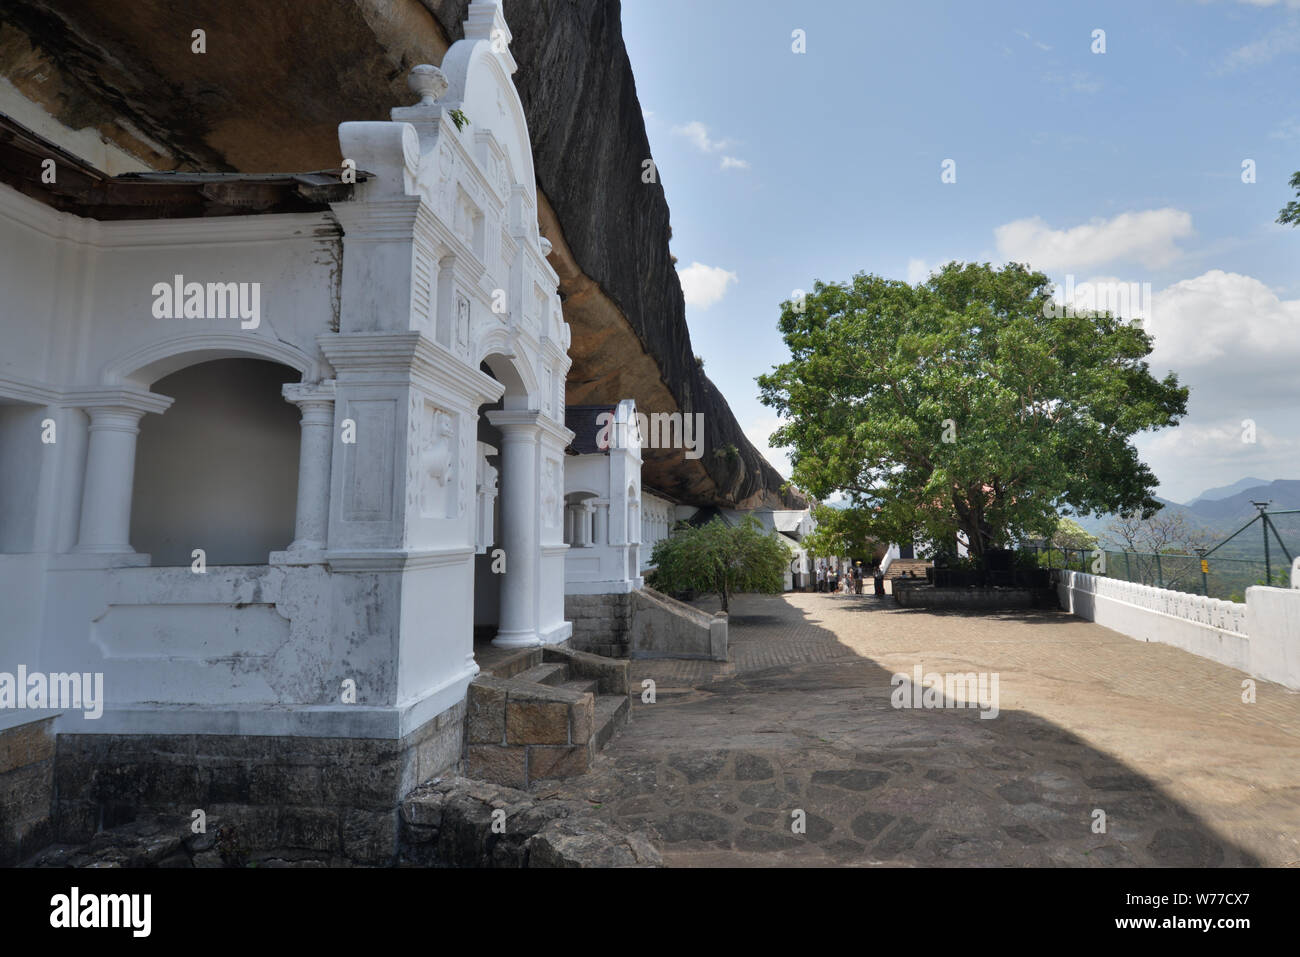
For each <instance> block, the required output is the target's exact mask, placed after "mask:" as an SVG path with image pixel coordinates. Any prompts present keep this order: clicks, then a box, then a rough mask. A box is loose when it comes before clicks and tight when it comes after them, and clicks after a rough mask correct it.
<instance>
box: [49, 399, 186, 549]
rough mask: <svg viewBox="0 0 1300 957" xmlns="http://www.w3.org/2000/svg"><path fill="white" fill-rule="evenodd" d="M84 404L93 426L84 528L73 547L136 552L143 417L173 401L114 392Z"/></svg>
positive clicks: (84, 489) (83, 507)
mask: <svg viewBox="0 0 1300 957" xmlns="http://www.w3.org/2000/svg"><path fill="white" fill-rule="evenodd" d="M78 404H79V405H80V406H81V407H82V408H84V409H85V410H86V412H87V413H88V414H89V415H90V428H89V440H88V442H87V449H86V480H85V483H84V485H83V486H82V494H81V527H80V532H79V534H78V536H77V547H76V548H74V549H73V551H75V552H83V553H84V552H90V553H95V554H110V553H128V554H131V553H133V549H132V548H131V541H130V536H131V493H132V490H133V488H134V482H135V443H136V436H138V435H139V434H140V420H141V419H142V418H144V415H145V413H146V412H162V411H164V410H166V409H167V408H168V407H169V406H170V405H171V404H172V400H171V399H170V398H168V397H167V396H160V395H153V394H152V393H148V392H144V393H136V392H134V391H131V390H114V391H112V392H104V393H98V394H96V395H95V396H94V398H92V399H91V400H90V401H84V402H79V403H78Z"/></svg>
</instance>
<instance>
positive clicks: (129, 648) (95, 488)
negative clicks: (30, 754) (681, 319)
mask: <svg viewBox="0 0 1300 957" xmlns="http://www.w3.org/2000/svg"><path fill="white" fill-rule="evenodd" d="M494 36H497V37H505V38H506V39H507V40H508V38H509V28H508V27H507V26H506V23H505V21H504V19H503V17H502V15H501V12H500V8H499V6H498V5H497V4H494V3H486V2H482V0H479V2H475V3H473V4H472V5H471V7H470V11H469V16H468V20H467V22H466V25H465V38H464V39H463V40H461V41H459V42H457V43H456V44H454V45H453V46H452V48H451V49H450V50H449V51H448V53H447V54H446V56H445V59H444V62H443V65H442V68H441V69H438V68H434V67H428V66H425V67H417V68H416V69H415V70H414V71H412V75H411V85H412V88H413V89H414V90H415V91H416V93H417V94H418V95H419V102H418V103H417V104H415V105H413V106H399V107H397V108H395V109H393V110H392V118H391V120H390V121H387V122H354V123H344V124H343V125H342V126H341V127H340V128H339V148H340V153H341V155H342V156H343V157H344V160H345V162H344V171H343V174H342V175H341V177H340V176H335V177H334V179H333V180H332V181H331V183H330V185H331V187H341V186H343V185H344V184H346V183H347V182H348V178H347V171H348V170H349V169H354V170H355V171H357V172H356V174H355V179H356V185H355V188H354V189H351V190H348V191H347V192H349V193H350V195H348V196H346V198H341V199H336V200H332V201H330V202H328V203H327V204H320V205H321V206H322V208H320V209H318V210H316V211H311V212H270V213H265V214H260V215H239V216H228V217H221V218H187V219H157V220H153V219H131V220H114V221H97V220H94V219H87V218H82V217H78V216H75V215H72V214H70V213H66V212H59V211H57V210H55V209H52V208H51V207H50V206H48V205H45V204H42V203H41V202H38V201H37V200H35V199H33V198H30V197H28V196H25V195H22V194H20V193H19V192H17V191H15V190H13V189H10V188H8V187H3V186H0V251H2V252H0V273H2V274H3V281H2V283H0V284H2V285H3V287H4V289H5V290H6V295H5V297H4V301H3V303H2V304H0V339H2V341H3V344H4V348H3V350H0V462H2V463H3V466H2V470H0V505H2V509H3V510H2V511H0V552H2V553H3V554H0V589H2V590H3V603H4V607H5V609H6V616H5V621H4V623H3V626H0V627H3V628H4V631H5V635H4V638H5V642H4V644H5V648H6V652H7V653H8V654H7V655H6V658H9V657H14V658H15V660H18V661H22V662H24V663H25V664H26V665H27V667H28V668H30V669H32V670H36V669H37V668H39V669H41V670H42V671H44V672H91V673H95V672H102V673H103V675H104V686H105V689H106V691H105V695H106V702H105V708H104V713H103V715H102V717H100V718H98V719H97V720H94V721H90V720H84V719H82V718H81V717H80V716H79V714H78V713H76V712H74V711H65V712H64V713H63V714H62V716H61V717H60V718H59V725H58V729H59V730H60V731H72V730H77V731H81V732H83V733H157V732H167V733H171V732H187V733H194V732H202V733H240V734H263V735H267V734H269V735H275V734H295V735H321V736H336V737H392V738H403V737H405V736H407V735H409V734H411V733H412V732H414V731H415V730H416V729H418V728H420V727H421V726H423V725H425V724H427V723H428V722H430V721H432V720H434V719H435V718H436V717H437V716H438V715H440V714H442V713H444V712H446V711H447V710H448V709H450V708H453V707H455V706H457V705H458V704H459V703H461V702H462V701H463V699H464V697H465V689H466V686H467V685H468V683H469V682H470V680H471V679H472V678H473V677H474V675H475V674H476V673H477V671H478V666H477V665H476V663H475V657H474V645H473V640H474V635H475V629H476V627H477V628H478V629H479V633H480V634H484V632H485V631H486V633H487V635H488V636H490V637H491V638H492V641H493V643H494V644H496V645H498V646H508V647H522V646H529V645H537V644H544V643H557V642H562V641H564V640H565V639H567V638H568V637H569V635H570V633H571V624H570V623H569V622H567V621H566V619H565V613H564V596H565V592H566V590H567V589H568V588H570V587H572V588H576V589H585V590H591V591H600V590H608V591H617V590H626V589H630V588H635V587H638V586H639V584H640V582H641V579H640V577H639V569H640V563H641V556H640V553H639V545H640V532H641V516H640V513H639V498H638V496H639V488H640V475H639V464H640V455H639V452H638V450H637V448H636V447H635V444H634V443H627V442H623V443H622V444H620V446H619V448H618V450H617V454H616V455H611V456H606V457H604V458H605V459H606V460H607V461H608V463H609V465H610V468H609V471H608V474H607V475H596V474H595V472H596V471H598V470H593V469H591V468H589V467H588V463H585V462H583V463H579V464H577V466H576V467H575V468H573V469H572V475H570V466H569V461H568V460H569V459H571V458H572V457H571V456H566V454H565V450H566V447H567V446H568V445H569V442H570V440H571V438H572V434H571V433H570V431H569V430H568V429H567V428H566V427H565V424H564V419H565V403H564V382H565V373H566V371H567V369H568V366H569V358H568V355H567V347H568V345H569V330H568V326H567V325H566V323H565V322H564V320H563V317H562V313H561V308H560V302H559V298H558V296H557V294H556V287H557V283H558V280H557V276H556V274H555V272H554V270H553V269H552V268H551V266H550V265H549V264H548V263H547V260H546V255H547V253H548V251H549V243H547V242H546V240H544V239H543V238H541V237H540V236H539V233H538V223H537V208H536V202H537V200H536V187H535V178H534V174H533V161H532V154H531V150H530V144H529V137H528V129H527V125H526V123H525V120H524V114H523V110H522V107H521V105H520V102H519V98H518V95H517V93H516V91H515V88H514V85H513V83H512V81H511V74H512V73H513V72H514V70H515V68H516V66H515V63H514V60H513V58H512V57H511V55H510V53H509V49H508V46H507V45H506V44H502V43H495V44H494V42H493V37H494ZM452 111H459V113H458V114H457V115H458V116H461V115H463V116H464V117H465V118H467V120H468V122H465V123H464V124H463V126H461V127H460V128H458V125H457V122H456V121H455V120H453V118H452ZM156 175H157V176H158V177H159V178H163V177H165V176H166V174H156ZM147 179H148V177H147V176H146V177H145V180H146V181H147ZM181 179H182V180H183V177H181ZM282 179H288V178H287V177H285V178H282ZM196 180H201V177H191V179H190V181H191V182H193V181H196ZM172 181H173V182H176V181H177V178H175V177H173V179H172ZM203 182H206V183H207V185H206V186H204V187H203V188H205V189H215V188H223V189H229V190H232V191H233V190H239V189H242V188H245V184H242V183H241V181H240V179H239V178H238V177H235V178H232V179H230V180H228V181H223V180H222V178H221V177H220V175H219V174H218V175H213V176H211V177H209V179H208V180H206V181H203ZM611 482H612V483H613V484H612V485H611V484H610V483H611ZM290 519H292V520H290ZM597 538H599V539H600V540H601V543H600V545H597V544H596V539H597ZM579 549H582V550H583V552H582V557H581V558H580V559H577V560H575V561H573V562H566V555H568V554H569V553H570V551H571V550H572V551H575V552H576V551H577V550H579ZM471 595H473V596H474V600H473V601H469V600H467V599H468V598H469V596H471ZM341 689H342V690H341ZM348 689H354V693H355V698H354V699H353V698H352V697H350V695H349V694H348V693H346V692H347V690H348ZM14 714H15V712H12V711H6V712H3V713H2V717H3V718H4V719H6V720H8V721H9V722H10V723H11V724H12V723H14V722H15V721H16V720H17V719H15V718H14V717H13V715H14Z"/></svg>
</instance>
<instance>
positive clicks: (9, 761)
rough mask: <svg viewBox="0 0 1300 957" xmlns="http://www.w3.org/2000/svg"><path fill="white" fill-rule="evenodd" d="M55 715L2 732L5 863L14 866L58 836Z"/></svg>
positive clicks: (1, 850) (1, 846)
mask: <svg viewBox="0 0 1300 957" xmlns="http://www.w3.org/2000/svg"><path fill="white" fill-rule="evenodd" d="M53 725H54V718H52V717H50V718H43V719H40V720H37V721H29V722H27V723H26V724H20V725H17V726H15V727H10V728H6V729H4V730H0V867H12V866H13V865H14V864H16V863H18V862H19V861H20V860H22V859H23V858H24V857H27V856H28V855H30V854H31V853H33V852H34V851H37V850H39V849H40V848H41V847H43V846H45V845H46V844H48V843H49V842H50V840H51V838H52V836H53V824H52V819H51V811H52V808H53V801H54V755H55V739H54V733H53Z"/></svg>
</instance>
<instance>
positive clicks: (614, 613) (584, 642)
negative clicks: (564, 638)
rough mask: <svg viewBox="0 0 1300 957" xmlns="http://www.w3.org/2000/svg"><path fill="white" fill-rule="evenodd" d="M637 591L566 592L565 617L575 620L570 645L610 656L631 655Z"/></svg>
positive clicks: (624, 656) (623, 656)
mask: <svg viewBox="0 0 1300 957" xmlns="http://www.w3.org/2000/svg"><path fill="white" fill-rule="evenodd" d="M633 594H635V593H628V592H624V593H622V594H614V595H565V596H564V617H565V618H567V619H569V620H570V621H572V622H573V637H572V638H571V639H570V642H569V644H570V646H571V647H573V648H576V649H577V650H578V651H589V652H591V653H592V654H596V655H605V656H606V657H608V658H626V657H628V643H629V640H630V634H631V629H632V595H633Z"/></svg>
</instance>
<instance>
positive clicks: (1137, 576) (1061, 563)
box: [1026, 545, 1291, 601]
mask: <svg viewBox="0 0 1300 957" xmlns="http://www.w3.org/2000/svg"><path fill="white" fill-rule="evenodd" d="M1026 550H1028V551H1032V552H1034V553H1035V554H1036V555H1037V556H1038V563H1039V565H1041V566H1042V567H1044V568H1064V569H1069V570H1071V571H1076V572H1087V573H1088V574H1090V575H1104V576H1105V577H1107V578H1117V579H1121V580H1122V581H1129V582H1138V583H1139V584H1142V585H1152V586H1154V587H1156V588H1168V589H1170V590H1171V591H1185V592H1191V593H1194V594H1197V595H1208V596H1209V597H1211V598H1222V599H1225V600H1227V601H1245V600H1246V597H1245V596H1246V589H1247V588H1249V587H1250V586H1251V585H1263V584H1267V583H1268V582H1267V581H1266V579H1265V563H1264V562H1263V561H1257V560H1254V559H1243V558H1221V557H1219V556H1218V555H1209V556H1208V557H1206V558H1204V559H1202V557H1201V556H1200V555H1186V554H1171V553H1163V554H1157V553H1155V552H1130V551H1121V550H1118V549H1078V548H1066V549H1061V548H1043V547H1042V546H1038V545H1030V546H1026ZM1202 561H1204V563H1205V564H1204V565H1202ZM1270 566H1271V567H1269V568H1268V572H1269V573H1270V575H1271V578H1272V582H1271V584H1273V585H1276V586H1278V587H1280V588H1286V587H1287V586H1289V585H1290V584H1291V568H1290V565H1286V566H1282V567H1279V563H1277V562H1270Z"/></svg>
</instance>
